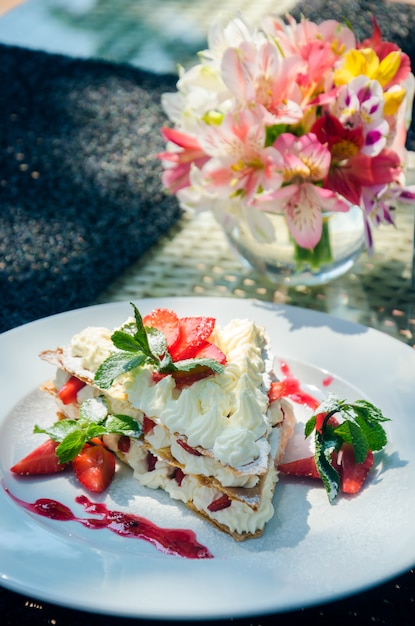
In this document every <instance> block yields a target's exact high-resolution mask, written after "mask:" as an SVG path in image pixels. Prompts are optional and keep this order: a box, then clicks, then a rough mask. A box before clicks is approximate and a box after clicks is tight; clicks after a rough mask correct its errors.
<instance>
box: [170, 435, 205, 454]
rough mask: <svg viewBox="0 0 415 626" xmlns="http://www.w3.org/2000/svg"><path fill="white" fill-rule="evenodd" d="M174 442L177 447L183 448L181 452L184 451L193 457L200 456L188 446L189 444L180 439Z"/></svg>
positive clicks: (197, 451)
mask: <svg viewBox="0 0 415 626" xmlns="http://www.w3.org/2000/svg"><path fill="white" fill-rule="evenodd" d="M176 441H177V443H178V444H179V446H180V447H181V448H183V450H186V452H188V453H189V454H193V456H202V455H201V454H200V452H199V450H195V448H192V447H191V446H189V444H187V443H186V442H185V441H183V440H182V439H176Z"/></svg>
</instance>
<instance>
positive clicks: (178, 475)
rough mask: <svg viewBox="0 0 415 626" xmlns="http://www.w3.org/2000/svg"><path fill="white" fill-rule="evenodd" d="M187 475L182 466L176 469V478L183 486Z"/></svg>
mask: <svg viewBox="0 0 415 626" xmlns="http://www.w3.org/2000/svg"><path fill="white" fill-rule="evenodd" d="M185 476H186V474H185V473H184V472H183V470H182V469H180V467H178V468H176V471H175V472H174V480H175V481H176V483H177V484H178V485H179V487H180V486H181V484H182V481H183V478H184V477H185Z"/></svg>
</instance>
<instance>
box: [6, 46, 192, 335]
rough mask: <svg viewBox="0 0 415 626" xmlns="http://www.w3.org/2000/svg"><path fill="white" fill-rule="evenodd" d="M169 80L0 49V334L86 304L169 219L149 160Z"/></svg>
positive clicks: (173, 211) (174, 207)
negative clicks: (161, 104) (36, 319)
mask: <svg viewBox="0 0 415 626" xmlns="http://www.w3.org/2000/svg"><path fill="white" fill-rule="evenodd" d="M176 80H177V78H176V77H174V76H172V77H169V76H163V77H160V76H156V75H152V74H147V73H144V72H142V71H139V70H137V69H133V68H130V67H127V66H118V65H112V64H108V63H102V62H93V61H84V60H74V59H69V58H67V57H64V56H59V55H50V54H46V53H42V52H34V51H29V50H24V49H21V48H15V47H6V46H0V85H1V89H0V331H3V330H6V329H8V328H11V327H13V326H16V325H19V324H22V323H24V322H27V321H30V320H32V319H35V318H38V317H43V316H46V315H50V314H53V313H57V312H60V311H64V310H68V309H71V308H76V307H79V306H84V305H87V304H89V303H91V301H92V300H93V299H94V297H95V296H96V295H97V294H98V293H99V292H100V291H102V290H103V288H105V287H106V285H107V284H108V283H109V282H110V281H111V280H113V279H114V278H115V277H116V276H117V275H118V274H119V273H120V272H121V271H122V270H123V269H124V268H126V267H127V266H128V265H129V264H130V263H131V262H132V261H133V260H135V259H136V258H138V257H139V256H140V255H141V254H142V253H143V252H144V251H145V250H147V249H148V248H149V247H150V246H151V245H152V244H154V243H155V242H156V241H157V240H158V239H159V237H160V236H161V235H162V233H164V232H165V231H166V230H167V229H168V228H169V227H170V226H171V225H172V224H173V223H174V222H175V221H176V220H177V218H178V217H179V214H180V212H179V209H178V204H177V201H176V200H175V199H174V198H167V197H166V195H165V194H164V193H163V191H162V188H161V182H160V173H161V166H160V164H159V163H158V161H157V160H156V159H155V158H154V153H155V152H157V151H159V150H160V149H161V148H163V146H164V143H163V140H162V138H161V136H160V131H159V129H160V126H161V125H162V124H163V123H164V121H165V116H164V114H163V113H162V110H161V106H160V96H161V93H163V92H164V91H169V90H170V91H171V90H173V89H174V88H175V83H176Z"/></svg>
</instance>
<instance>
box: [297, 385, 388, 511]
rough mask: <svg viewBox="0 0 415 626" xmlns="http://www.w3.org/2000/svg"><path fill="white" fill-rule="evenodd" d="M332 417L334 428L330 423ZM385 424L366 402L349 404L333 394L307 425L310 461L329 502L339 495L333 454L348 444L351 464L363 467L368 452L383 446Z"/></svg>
mask: <svg viewBox="0 0 415 626" xmlns="http://www.w3.org/2000/svg"><path fill="white" fill-rule="evenodd" d="M334 416H336V423H335V424H333V423H330V418H331V417H334ZM318 418H319V426H318V428H316V426H317V419H318ZM387 421H389V418H387V417H385V416H384V415H383V413H382V411H381V410H380V409H379V408H377V407H376V406H374V405H373V404H372V403H370V402H368V401H366V400H357V401H356V402H354V403H349V402H346V401H345V400H339V399H338V398H337V397H336V396H335V395H334V394H330V395H329V396H328V397H327V399H326V400H325V401H324V402H323V403H322V404H320V406H319V407H318V408H317V410H316V412H315V413H314V414H313V415H312V416H311V417H310V419H309V420H308V421H307V423H306V425H305V428H304V434H305V437H309V436H310V435H311V434H312V433H313V431H314V443H315V453H314V460H315V463H316V467H317V471H318V473H319V474H320V477H321V479H322V481H323V484H324V486H325V488H326V491H327V495H328V498H329V500H330V502H332V501H333V500H334V499H335V498H336V496H337V495H338V493H339V491H340V475H339V473H338V471H337V469H336V468H335V467H334V464H333V460H332V455H333V453H334V452H339V450H340V449H341V447H342V445H343V444H345V443H347V444H351V445H352V446H353V450H354V456H355V462H356V463H357V464H359V463H363V462H364V461H365V459H366V457H367V454H368V452H369V450H371V451H372V452H376V451H378V450H382V448H384V446H385V445H386V443H387V436H386V432H385V430H384V428H383V426H382V423H383V422H387Z"/></svg>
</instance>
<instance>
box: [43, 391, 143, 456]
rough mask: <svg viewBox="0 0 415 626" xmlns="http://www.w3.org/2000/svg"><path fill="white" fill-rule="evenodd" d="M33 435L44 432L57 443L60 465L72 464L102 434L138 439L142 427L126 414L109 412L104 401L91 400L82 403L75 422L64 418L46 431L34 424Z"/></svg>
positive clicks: (101, 399)
mask: <svg viewBox="0 0 415 626" xmlns="http://www.w3.org/2000/svg"><path fill="white" fill-rule="evenodd" d="M33 432H34V433H44V434H46V435H48V436H49V437H50V438H51V439H53V441H57V442H60V443H59V445H58V447H57V448H56V454H57V456H58V458H59V461H60V463H68V462H70V461H72V460H73V459H74V458H75V457H76V456H77V455H78V454H79V453H80V452H81V450H82V448H83V447H84V446H85V444H86V443H88V442H89V441H91V440H92V439H94V437H101V436H102V435H109V434H116V435H126V436H128V437H134V438H138V437H139V436H140V434H141V426H140V425H139V424H138V422H136V421H135V419H134V418H132V417H131V416H129V415H114V414H111V413H109V411H108V406H107V403H106V401H105V399H104V398H102V397H99V398H90V399H89V400H85V402H83V403H82V404H81V407H80V410H79V417H78V419H76V420H72V419H64V420H60V421H58V422H55V423H54V424H53V425H52V426H50V427H49V428H40V427H39V426H38V425H35V427H34V430H33Z"/></svg>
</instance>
